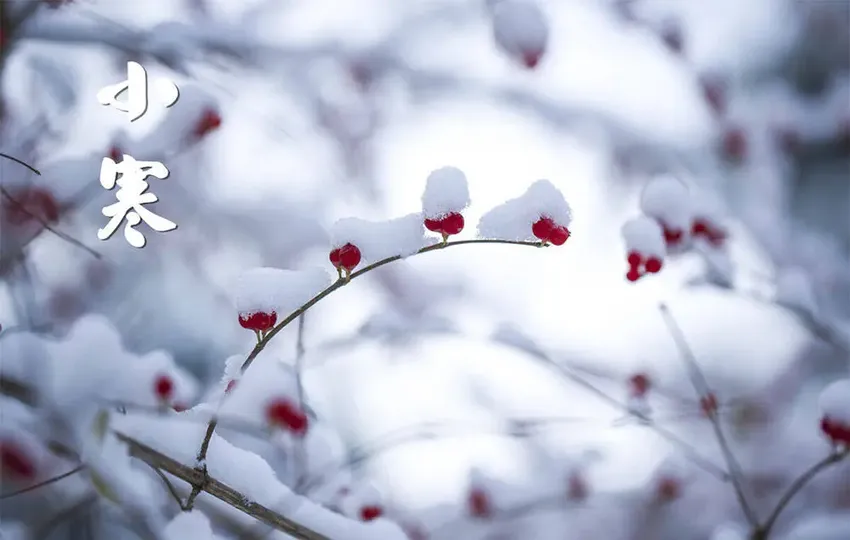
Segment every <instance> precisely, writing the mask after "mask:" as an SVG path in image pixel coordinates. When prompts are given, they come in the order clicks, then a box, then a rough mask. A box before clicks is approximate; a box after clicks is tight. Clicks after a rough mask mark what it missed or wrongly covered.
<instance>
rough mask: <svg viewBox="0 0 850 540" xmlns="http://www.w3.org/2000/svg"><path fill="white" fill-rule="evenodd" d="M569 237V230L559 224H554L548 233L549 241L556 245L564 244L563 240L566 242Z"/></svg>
mask: <svg viewBox="0 0 850 540" xmlns="http://www.w3.org/2000/svg"><path fill="white" fill-rule="evenodd" d="M569 237H570V230H569V229H567V228H566V227H562V226H560V225H558V226H556V227H555V228H554V229H552V232H551V233H549V241H550V242H552V244H554V245H556V246H562V245H564V242H566V241H567V238H569Z"/></svg>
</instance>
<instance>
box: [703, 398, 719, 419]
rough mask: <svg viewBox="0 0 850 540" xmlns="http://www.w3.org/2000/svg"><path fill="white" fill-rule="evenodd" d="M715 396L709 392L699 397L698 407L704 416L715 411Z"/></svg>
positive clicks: (711, 414)
mask: <svg viewBox="0 0 850 540" xmlns="http://www.w3.org/2000/svg"><path fill="white" fill-rule="evenodd" d="M717 406H718V404H717V396H716V395H714V393H709V394H707V395H705V396H702V397H701V398H699V408H700V410H701V411H702V413H703V414H704V415H705V416H709V417H710V416H713V415H714V414H715V413H717Z"/></svg>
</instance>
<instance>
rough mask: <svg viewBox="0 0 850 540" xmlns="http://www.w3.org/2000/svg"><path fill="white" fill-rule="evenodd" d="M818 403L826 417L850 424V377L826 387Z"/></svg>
mask: <svg viewBox="0 0 850 540" xmlns="http://www.w3.org/2000/svg"><path fill="white" fill-rule="evenodd" d="M818 404H819V405H820V410H821V413H822V414H823V416H824V417H826V418H829V419H830V420H832V421H833V422H839V423H841V424H844V425H848V426H850V379H841V380H838V381H835V382H833V383H832V384H830V385H829V386H827V387H826V388H824V389H823V391H822V392H821V394H820V398H819V399H818Z"/></svg>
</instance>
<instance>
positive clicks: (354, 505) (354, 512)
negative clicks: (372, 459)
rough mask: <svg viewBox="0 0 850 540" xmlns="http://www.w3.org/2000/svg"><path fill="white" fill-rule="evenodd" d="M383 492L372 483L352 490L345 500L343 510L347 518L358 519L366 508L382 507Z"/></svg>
mask: <svg viewBox="0 0 850 540" xmlns="http://www.w3.org/2000/svg"><path fill="white" fill-rule="evenodd" d="M382 500H383V497H382V496H381V492H380V491H378V489H377V488H376V487H375V486H373V485H372V484H370V483H364V484H361V485H358V486H356V487H355V488H354V489H352V490H351V491H350V492H349V493H348V494H347V495H346V496H345V497H344V498H343V499H342V504H341V510H342V512H343V514H345V515H346V516H348V517H350V518H352V519H356V518H357V516H358V515H359V514H360V510H361V509H362V508H363V507H365V506H381V502H382Z"/></svg>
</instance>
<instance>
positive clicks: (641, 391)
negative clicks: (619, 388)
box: [629, 373, 651, 397]
mask: <svg viewBox="0 0 850 540" xmlns="http://www.w3.org/2000/svg"><path fill="white" fill-rule="evenodd" d="M650 386H651V382H650V380H649V376H648V375H646V374H645V373H635V374H634V375H632V376H631V377H629V390H630V391H631V394H632V396H633V397H643V396H645V395H646V393H647V392H649V388H650Z"/></svg>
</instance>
